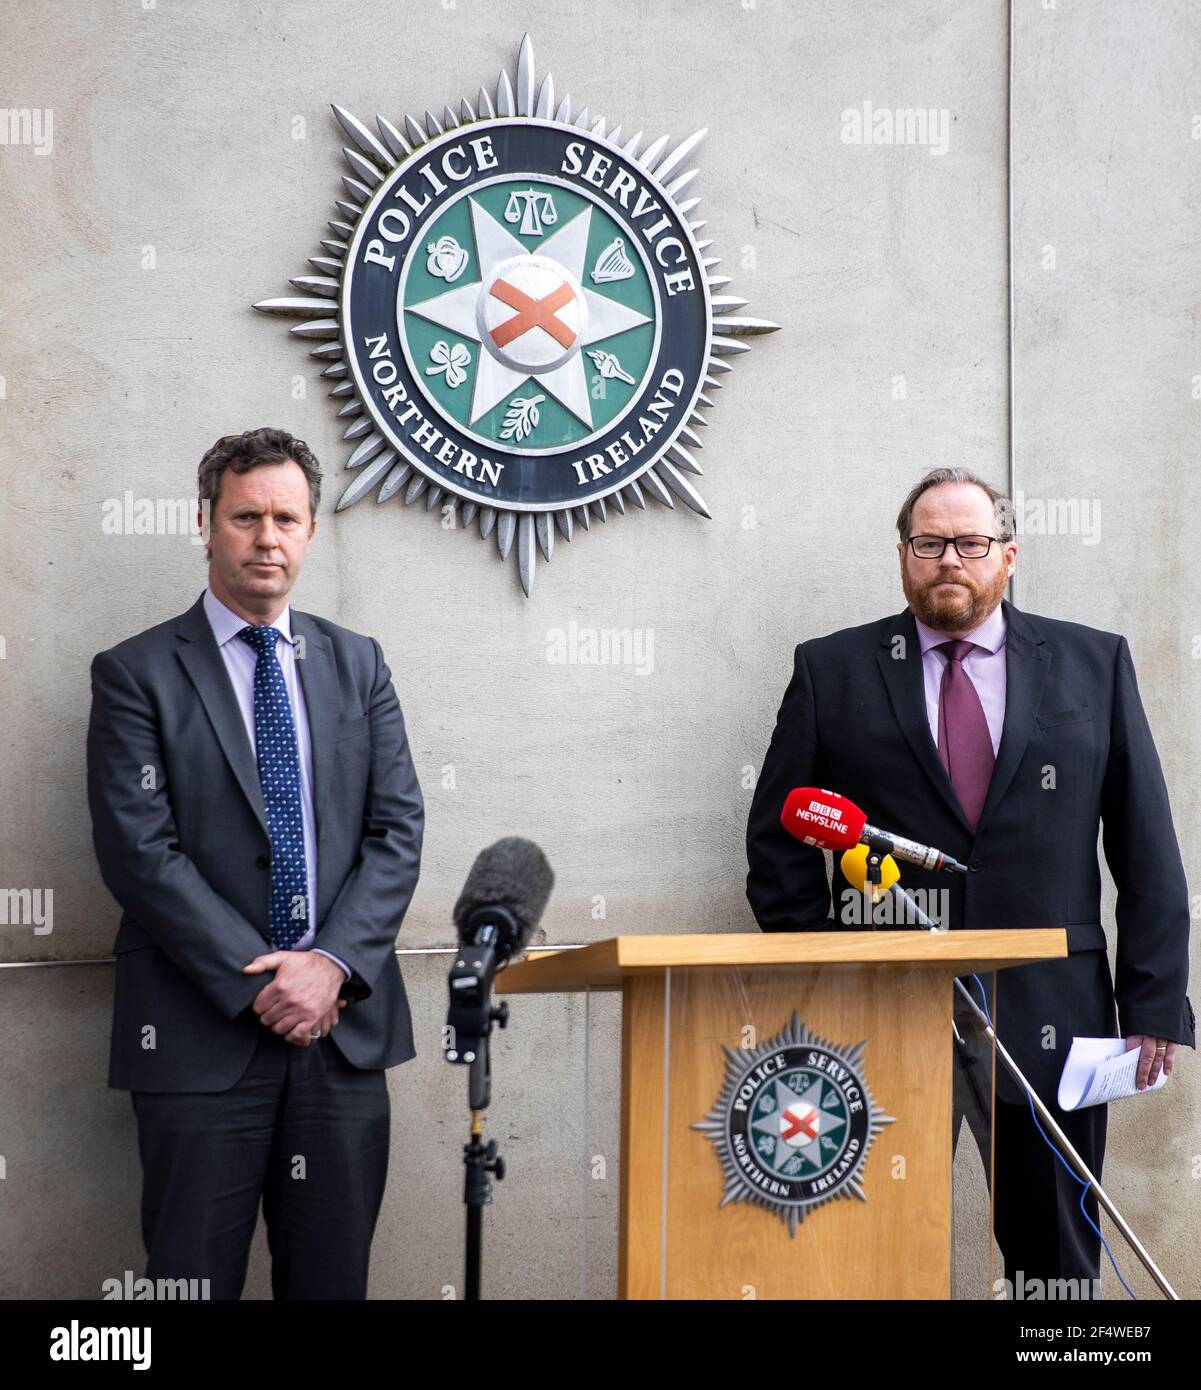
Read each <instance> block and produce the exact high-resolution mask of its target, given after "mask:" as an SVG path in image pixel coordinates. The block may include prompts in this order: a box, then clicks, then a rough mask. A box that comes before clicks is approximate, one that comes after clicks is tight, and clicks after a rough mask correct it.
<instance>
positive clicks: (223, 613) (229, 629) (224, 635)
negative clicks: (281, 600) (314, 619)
mask: <svg viewBox="0 0 1201 1390" xmlns="http://www.w3.org/2000/svg"><path fill="white" fill-rule="evenodd" d="M204 612H205V616H206V617H207V618H208V620H209V627H211V628H212V629H213V636H214V637H215V638H216V639H217V646H218V647H223V646H225V644H226V642H229V641H230V640H232V639H233V638H234V637H236V636H237V635H238V633H239V632H241V631H242V629H243V628H244V627H248V626H251V624H248V623H247V621H246V619H245V618H242V617H239V616H238V614H237V613H235V612H234V611H233V609H232V608H227V607H226V606H225V604H223V603H222V602H221V600H220V599H219V598H218V597H217V595H216V594H214V593H213V590H212V585H209V586H208V587H207V588H206V589H205V591H204ZM271 626H272V627H273V628H274V629H275V630H276V632H278V633H279V634H280V635H281V636H282V637H283V639H284V641H285V642H290V641H291V640H292V605H291V604H285V605H284V611H283V612H282V613H281V614H280V615H279V617H278V618H276V620H275V621H274V622H273V623H272V624H271Z"/></svg>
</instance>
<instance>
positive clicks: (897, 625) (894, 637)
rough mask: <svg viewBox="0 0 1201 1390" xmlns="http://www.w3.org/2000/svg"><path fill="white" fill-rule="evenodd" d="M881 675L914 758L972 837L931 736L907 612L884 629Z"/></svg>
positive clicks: (919, 650)
mask: <svg viewBox="0 0 1201 1390" xmlns="http://www.w3.org/2000/svg"><path fill="white" fill-rule="evenodd" d="M876 660H877V661H878V662H879V665H880V674H881V675H882V676H883V677H884V685H885V687H886V688H887V690H888V698H889V699H890V700H891V701H892V708H893V713H894V714H895V715H896V719H897V723H898V724H899V725H900V726H901V732H902V733H903V734H904V735H905V738H906V739H907V740H908V742H909V746H910V748H912V749H913V754H914V757H916V758H917V760H918V762H919V763H920V764H921V767H922V771H923V772H925V774H926V776H927V777H928V778H929V779H930V782H931V784H932V785H933V787H934V790H935V791H936V792H938V794H939V796H941V797H942V799H943V800H944V801H945V802H946V803H947V806H948V807H949V808H950V809H951V811H953V812H954V814H955V816H956V817H957V818H958V819H959V821H960V822H961V824H962V825H963V828H964V829H965V830H966V831H967V832H968V833H969V834H970V833H971V829H972V827H971V825H970V824H969V823H968V820H967V818H966V816H964V814H963V807H962V806H960V804H959V798H958V797H957V796H956V795H955V788H954V787H952V786H951V779H950V778H949V777H948V776H947V770H946V768H945V767H943V765H942V759H941V758H940V757H939V756H938V749H937V747H936V746H935V743H934V740H933V739H932V738H931V737H930V719H929V716H928V715H927V713H926V685H925V676H924V674H923V671H922V644H921V641H920V640H919V638H918V635H917V624H916V623H915V622H914V620H913V614H912V613H911V612H910V611H909V610H908V609H906V610H905V612H903V613H898V614H897V616H896V617H895V618H894V619H893V620H892V622H891V624H889V626H888V627H887V628H886V629H885V632H884V636H883V638H882V639H881V642H880V650H879V651H878V652H877V653H876Z"/></svg>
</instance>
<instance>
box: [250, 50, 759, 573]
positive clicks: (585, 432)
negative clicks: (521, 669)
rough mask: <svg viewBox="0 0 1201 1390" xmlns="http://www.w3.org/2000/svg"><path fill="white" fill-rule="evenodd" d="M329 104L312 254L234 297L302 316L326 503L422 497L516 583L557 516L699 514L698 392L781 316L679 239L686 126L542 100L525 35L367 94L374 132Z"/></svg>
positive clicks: (569, 529)
mask: <svg viewBox="0 0 1201 1390" xmlns="http://www.w3.org/2000/svg"><path fill="white" fill-rule="evenodd" d="M333 110H334V114H335V116H336V117H337V119H338V121H339V123H340V124H341V126H342V129H343V130H344V131H345V132H346V134H347V135H348V136H349V139H350V144H349V145H348V146H347V147H346V148H345V149H344V151H343V153H344V154H345V156H346V160H347V162H348V164H349V166H350V170H351V172H350V174H349V175H346V176H344V177H343V179H342V183H343V185H344V188H345V192H346V197H345V198H344V199H342V200H341V201H339V202H338V204H337V206H338V209H339V217H338V219H337V220H335V221H332V222H330V223H329V227H330V231H331V235H330V237H328V238H327V239H326V240H324V241H323V242H322V243H321V244H322V247H323V248H324V252H325V254H323V255H320V256H314V257H313V258H312V259H311V261H310V264H311V266H312V267H313V270H314V271H315V272H316V273H315V274H312V275H302V276H298V277H296V278H295V279H293V280H292V281H291V283H292V285H293V286H294V288H295V290H296V291H297V294H296V295H294V296H292V297H289V298H285V299H267V300H263V301H261V302H260V303H258V304H256V305H255V306H254V307H255V308H256V309H259V310H262V311H263V312H265V313H272V314H286V315H294V316H296V317H298V318H300V319H302V320H303V322H301V323H298V324H296V325H295V326H294V327H293V328H292V332H293V333H294V334H296V335H297V336H298V337H300V338H302V339H315V340H317V345H316V346H315V347H314V348H313V349H312V355H313V356H314V357H317V358H318V359H320V360H322V361H324V362H325V368H324V371H323V373H322V375H323V376H324V377H325V378H327V379H328V381H329V382H330V385H331V391H330V394H331V396H332V397H333V398H334V399H335V401H336V402H338V403H340V406H341V408H340V410H339V412H338V417H339V419H341V420H344V421H345V422H346V427H345V431H344V435H343V437H344V438H345V439H346V440H348V441H349V442H350V444H351V447H352V452H351V454H350V456H349V458H348V459H347V464H346V466H347V468H349V469H352V470H353V471H354V473H355V477H354V480H353V481H352V482H351V483H350V484H349V486H348V487H347V488H346V490H345V491H344V492H343V494H342V496H341V497H340V498H339V501H338V504H337V508H338V510H342V509H343V508H345V507H348V506H350V505H351V504H352V503H354V502H357V501H359V500H360V499H361V498H363V497H366V496H367V495H368V494H369V493H374V494H375V496H376V499H377V501H379V502H384V501H387V500H388V499H389V498H391V497H394V496H396V495H397V494H400V495H401V496H403V499H404V501H405V502H406V503H413V502H415V501H416V500H417V499H418V498H423V499H424V502H425V507H426V509H427V510H430V511H432V510H434V509H435V508H438V509H439V510H440V512H441V514H442V516H443V519H444V522H445V520H446V518H447V517H450V518H451V522H450V523H449V525H453V526H454V528H455V529H460V528H464V527H467V526H469V525H471V524H472V523H476V524H478V527H479V533H480V535H481V536H483V537H485V538H487V537H489V536H491V535H493V534H495V536H496V540H497V544H498V546H499V548H500V553H501V555H502V556H504V557H506V558H507V557H508V555H509V554H510V552H512V551H513V550H516V554H517V561H518V570H519V574H520V577H521V583H522V586H523V588H524V589H525V592H526V593H527V594H528V593H529V592H530V589H531V586H532V584H533V579H534V569H535V561H536V556H537V553H538V551H541V553H542V556H543V558H544V559H545V560H549V559H550V558H551V554H552V551H553V546H554V535H555V529H556V527H557V529H558V530H559V532H560V533H561V535H562V536H563V538H564V539H565V540H571V538H572V533H573V528H574V525H575V524H579V525H581V526H583V527H584V528H585V529H588V528H589V527H590V525H591V522H592V521H593V520H599V521H605V520H606V519H607V516H608V508H609V507H615V508H616V509H617V510H618V511H619V512H624V511H625V509H626V504H627V502H632V503H633V504H634V505H635V506H637V507H642V508H644V507H645V506H646V498H647V497H648V496H649V497H651V498H653V499H654V500H655V501H656V502H659V503H661V504H662V505H663V506H666V507H674V505H675V502H676V501H677V500H679V501H682V502H684V503H685V504H686V505H687V506H688V507H690V508H691V509H692V510H693V511H696V512H699V513H700V514H701V515H702V516H708V515H709V513H708V510H707V509H706V507H705V503H704V502H703V501H702V499H701V496H700V494H699V493H698V492H697V490H696V486H695V484H694V483H693V481H692V479H693V478H694V477H696V476H697V475H699V474H700V472H701V468H700V465H699V464H698V463H697V460H696V457H695V455H696V451H697V450H699V449H700V447H701V439H700V436H699V434H698V433H697V430H698V428H699V427H700V426H703V425H704V424H705V423H706V421H705V419H704V416H703V415H702V413H701V412H702V410H703V409H705V408H706V407H709V406H711V405H712V404H713V398H712V392H713V391H714V390H716V389H717V388H718V387H719V386H720V385H721V384H722V383H721V376H722V375H723V374H724V373H725V372H728V371H729V370H730V363H729V360H728V359H729V358H730V357H731V356H732V355H734V354H737V353H740V352H744V351H745V350H746V347H747V342H746V339H747V335H750V334H755V333H766V332H770V331H772V330H773V329H775V328H776V327H777V326H778V325H776V324H774V323H770V322H768V321H767V320H764V319H756V318H749V317H747V316H746V315H744V314H743V313H742V312H741V311H742V309H743V307H744V305H745V303H746V301H745V300H743V299H739V298H737V297H735V296H733V295H730V294H724V293H721V290H722V289H723V287H724V286H726V285H727V284H728V283H729V277H728V276H725V275H718V274H716V273H715V271H714V267H715V266H716V265H717V258H716V257H713V256H710V255H708V254H707V253H708V250H709V247H710V244H711V243H710V242H709V241H708V240H700V241H698V240H697V234H698V233H699V232H700V230H701V228H702V227H703V226H704V223H703V222H700V221H697V220H693V219H694V218H695V210H696V207H697V204H698V202H699V199H698V198H697V197H695V196H690V197H685V196H683V195H684V192H685V190H686V189H687V188H688V186H689V185H690V184H691V183H692V180H693V178H694V177H695V174H696V170H695V169H693V168H690V167H688V161H689V160H690V159H691V158H692V156H693V154H694V153H695V151H696V149H697V147H698V146H699V144H700V143H701V140H702V139H703V137H704V135H705V131H703V130H701V131H697V132H696V133H695V134H694V135H691V136H689V137H688V138H687V139H685V140H682V141H680V142H678V143H676V144H673V143H672V142H671V140H670V139H669V138H668V137H667V136H663V137H662V138H661V139H653V140H644V139H643V135H642V132H641V131H640V132H639V133H638V134H636V135H631V136H628V137H627V136H625V135H624V134H623V133H622V131H621V129H620V127H616V128H612V129H610V128H609V127H608V125H607V123H606V121H605V120H604V119H603V118H599V119H598V118H596V117H594V116H592V115H591V114H590V112H589V110H588V108H587V107H585V108H584V109H583V110H581V111H578V112H577V111H573V108H572V104H571V101H570V99H569V98H568V97H564V98H563V99H562V100H561V101H559V102H557V103H556V100H555V92H554V83H553V82H552V80H551V77H550V76H549V74H548V75H547V76H546V77H544V78H542V80H541V82H540V83H536V82H535V77H534V58H533V49H532V47H531V44H530V40H529V37H528V35H527V36H526V38H525V39H524V40H523V41H522V44H521V51H520V55H519V58H518V63H517V79H516V83H513V82H512V81H510V78H509V74H508V72H502V73H501V75H500V80H499V82H498V84H497V88H496V96H495V99H494V98H493V97H492V96H491V95H490V94H489V93H488V92H487V91H485V90H484V89H483V88H481V89H480V92H479V96H478V98H477V100H476V101H475V103H474V105H473V104H472V103H471V102H469V101H468V100H467V99H464V100H463V101H462V103H461V104H460V107H459V112H458V114H457V115H456V114H455V113H454V112H453V111H452V110H451V109H450V107H449V106H448V107H446V109H445V110H444V111H443V113H442V116H441V118H439V117H436V116H434V115H433V114H432V113H430V112H426V115H425V119H424V122H421V123H419V122H418V121H416V120H414V119H413V117H411V116H408V117H406V118H405V120H404V123H403V127H401V126H397V125H394V124H393V123H392V122H391V121H389V120H387V119H386V118H385V117H383V116H376V118H375V125H376V131H378V134H377V133H376V131H373V130H371V129H369V128H368V127H367V126H366V125H364V124H363V123H362V122H361V121H359V120H358V119H357V118H356V117H354V116H352V115H351V114H350V113H349V112H348V111H344V110H343V109H342V108H341V107H338V106H335V107H334V108H333Z"/></svg>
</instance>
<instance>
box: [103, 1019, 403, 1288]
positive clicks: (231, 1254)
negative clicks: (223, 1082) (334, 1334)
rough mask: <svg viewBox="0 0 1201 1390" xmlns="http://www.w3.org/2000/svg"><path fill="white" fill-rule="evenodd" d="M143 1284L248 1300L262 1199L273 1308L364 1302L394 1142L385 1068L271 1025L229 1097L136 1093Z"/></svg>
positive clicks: (327, 1039) (226, 1093) (221, 1093)
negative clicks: (184, 1283) (182, 1282)
mask: <svg viewBox="0 0 1201 1390" xmlns="http://www.w3.org/2000/svg"><path fill="white" fill-rule="evenodd" d="M130 1096H131V1099H132V1101H133V1108H134V1113H135V1114H136V1116H137V1120H138V1149H139V1152H140V1154H141V1159H142V1174H143V1182H142V1236H143V1240H144V1242H145V1245H146V1253H147V1257H148V1261H147V1268H146V1275H147V1277H148V1278H151V1279H156V1278H175V1279H178V1278H195V1279H208V1280H209V1296H210V1297H211V1298H223V1299H236V1298H240V1297H241V1296H242V1287H243V1284H244V1283H245V1280H246V1265H247V1260H248V1258H249V1254H250V1244H251V1240H252V1238H253V1236H254V1228H255V1224H256V1221H257V1219H258V1207H259V1201H260V1199H261V1201H262V1204H263V1217H264V1220H265V1222H266V1226H267V1242H268V1246H269V1247H270V1250H271V1290H272V1294H273V1296H274V1297H275V1298H278V1299H312V1298H338V1299H362V1298H366V1296H367V1268H368V1264H369V1261H370V1255H371V1238H372V1235H373V1234H374V1231H375V1222H376V1218H377V1217H378V1215H379V1209H380V1204H381V1202H382V1200H383V1194H384V1183H385V1181H386V1178H387V1173H388V1148H389V1142H390V1137H391V1125H390V1105H389V1101H388V1085H387V1081H386V1079H385V1075H384V1072H383V1071H382V1070H376V1071H362V1070H360V1069H359V1068H358V1067H354V1066H352V1065H351V1064H350V1063H349V1062H347V1061H346V1059H345V1058H344V1057H343V1056H342V1054H341V1052H340V1051H339V1050H338V1048H337V1045H336V1044H335V1043H334V1042H333V1040H332V1039H331V1038H330V1037H329V1036H328V1035H327V1036H326V1037H324V1038H322V1039H320V1040H319V1041H315V1042H313V1043H312V1044H310V1045H309V1046H308V1047H297V1046H295V1044H293V1043H289V1042H286V1041H285V1040H284V1039H283V1038H281V1037H280V1036H279V1035H278V1034H276V1033H272V1032H271V1031H270V1029H267V1028H263V1029H262V1032H261V1035H260V1037H259V1039H258V1042H257V1043H256V1046H255V1051H254V1054H253V1055H252V1057H251V1060H250V1063H249V1065H248V1066H247V1068H246V1071H245V1072H244V1073H243V1075H242V1077H241V1078H240V1079H239V1080H238V1081H237V1083H236V1084H235V1085H233V1086H231V1087H230V1088H229V1090H227V1091H215V1092H185V1093H166V1094H164V1093H159V1092H149V1091H132V1092H130Z"/></svg>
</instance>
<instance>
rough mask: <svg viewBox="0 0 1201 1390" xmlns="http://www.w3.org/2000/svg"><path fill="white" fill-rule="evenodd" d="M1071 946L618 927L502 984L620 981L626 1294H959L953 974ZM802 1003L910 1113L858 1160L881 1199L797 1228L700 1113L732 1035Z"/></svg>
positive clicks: (812, 1217)
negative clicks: (734, 1163)
mask: <svg viewBox="0 0 1201 1390" xmlns="http://www.w3.org/2000/svg"><path fill="white" fill-rule="evenodd" d="M1066 955H1067V940H1066V936H1065V933H1064V932H1063V931H1062V930H1035V929H1028V930H1015V931H951V932H937V933H935V932H923V931H827V932H798V933H784V932H776V933H764V934H747V935H727V934H722V935H715V934H708V935H699V936H694V935H689V936H685V935H680V936H618V937H612V938H610V939H609V940H607V941H601V942H597V943H596V944H595V945H592V946H586V947H582V948H577V949H573V950H566V951H554V952H540V953H536V954H535V953H532V954H531V955H530V956H529V957H528V958H527V959H526V960H523V961H521V962H519V963H517V964H515V965H511V966H509V967H508V968H507V969H506V970H504V971H502V972H501V974H500V975H498V976H497V980H496V988H497V990H498V991H500V992H504V993H559V992H563V991H568V990H585V989H592V990H620V991H621V994H622V1005H623V1007H622V1095H621V1218H620V1219H621V1232H620V1240H621V1243H620V1272H619V1294H620V1296H621V1297H622V1298H639V1299H650V1298H703V1299H710V1298H712V1299H719V1298H720V1299H744V1298H747V1297H752V1296H753V1297H755V1298H830V1299H833V1298H840V1299H856V1298H942V1299H945V1298H948V1297H949V1296H950V1292H951V1282H950V1280H951V1084H952V1076H951V1064H952V1054H951V1048H952V1033H951V1012H952V995H953V985H952V978H953V977H954V976H956V975H967V974H970V973H972V972H973V971H977V972H984V971H994V970H1001V969H1005V968H1007V967H1009V966H1015V965H1025V964H1028V963H1030V962H1032V961H1037V960H1046V959H1050V958H1053V957H1058V956H1066ZM990 1008H991V1001H990ZM794 1011H795V1012H796V1013H797V1014H798V1015H799V1018H800V1020H801V1022H802V1023H803V1024H804V1025H805V1026H806V1027H807V1028H808V1029H809V1030H810V1031H811V1032H812V1033H814V1034H817V1035H818V1036H820V1037H821V1038H823V1039H826V1040H829V1041H832V1042H834V1043H836V1044H839V1045H845V1046H851V1047H853V1046H855V1045H857V1044H859V1043H861V1042H866V1049H865V1052H864V1055H863V1059H862V1064H861V1065H862V1072H863V1077H864V1080H865V1081H866V1084H867V1087H868V1090H869V1091H870V1094H871V1097H872V1098H873V1100H874V1101H875V1103H876V1104H877V1105H878V1106H879V1108H880V1110H881V1111H883V1112H884V1114H886V1115H888V1116H890V1117H892V1121H893V1122H892V1123H890V1124H887V1125H885V1126H884V1127H883V1128H882V1129H881V1130H880V1131H879V1133H878V1135H877V1137H876V1139H875V1141H874V1142H873V1143H872V1145H871V1148H870V1150H869V1152H868V1153H867V1156H866V1159H865V1161H864V1163H863V1167H862V1168H861V1170H860V1172H859V1182H860V1185H861V1187H862V1190H863V1195H864V1198H865V1199H866V1200H862V1201H861V1200H859V1199H858V1198H857V1197H856V1196H853V1195H852V1196H845V1195H839V1196H836V1197H834V1198H832V1199H831V1200H829V1201H825V1202H824V1203H823V1204H822V1205H820V1206H818V1207H816V1208H813V1209H811V1210H809V1211H808V1212H807V1214H806V1215H805V1217H804V1219H803V1220H801V1221H800V1223H799V1225H798V1226H797V1229H796V1232H795V1235H790V1232H789V1226H788V1224H787V1222H786V1221H784V1220H782V1219H781V1217H780V1216H779V1215H778V1214H776V1213H775V1212H774V1211H770V1210H767V1209H765V1208H764V1207H762V1206H757V1205H754V1204H752V1203H749V1202H741V1201H739V1202H731V1203H729V1204H728V1205H726V1206H725V1207H721V1206H720V1203H721V1199H722V1194H723V1191H724V1190H725V1179H724V1177H723V1170H722V1166H721V1163H720V1161H719V1158H718V1154H717V1151H716V1149H715V1146H714V1143H713V1142H712V1141H711V1139H710V1137H709V1136H707V1135H706V1134H705V1133H702V1132H700V1131H698V1130H697V1129H695V1128H693V1126H694V1124H695V1123H696V1122H698V1121H701V1120H702V1119H703V1118H704V1117H705V1115H706V1113H707V1112H711V1111H713V1109H714V1106H715V1103H716V1101H717V1097H718V1094H719V1092H720V1091H721V1089H722V1085H723V1081H724V1079H725V1077H726V1066H727V1062H726V1056H725V1053H724V1052H723V1047H722V1044H724V1045H725V1046H726V1047H728V1048H731V1049H735V1050H737V1049H739V1048H746V1047H748V1046H753V1045H754V1042H755V1040H757V1041H759V1042H763V1041H765V1040H767V1039H768V1038H770V1037H771V1036H773V1035H774V1034H777V1033H778V1032H780V1031H781V1030H782V1029H783V1028H784V1027H785V1026H786V1025H787V1024H788V1022H789V1020H790V1019H791V1017H792V1015H793V1012H794ZM996 1023H997V1027H998V1030H999V1032H1000V1034H1001V1036H1002V1037H1004V1020H1003V1019H1001V1018H998V1019H997V1020H996ZM748 1039H749V1040H750V1041H748Z"/></svg>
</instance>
